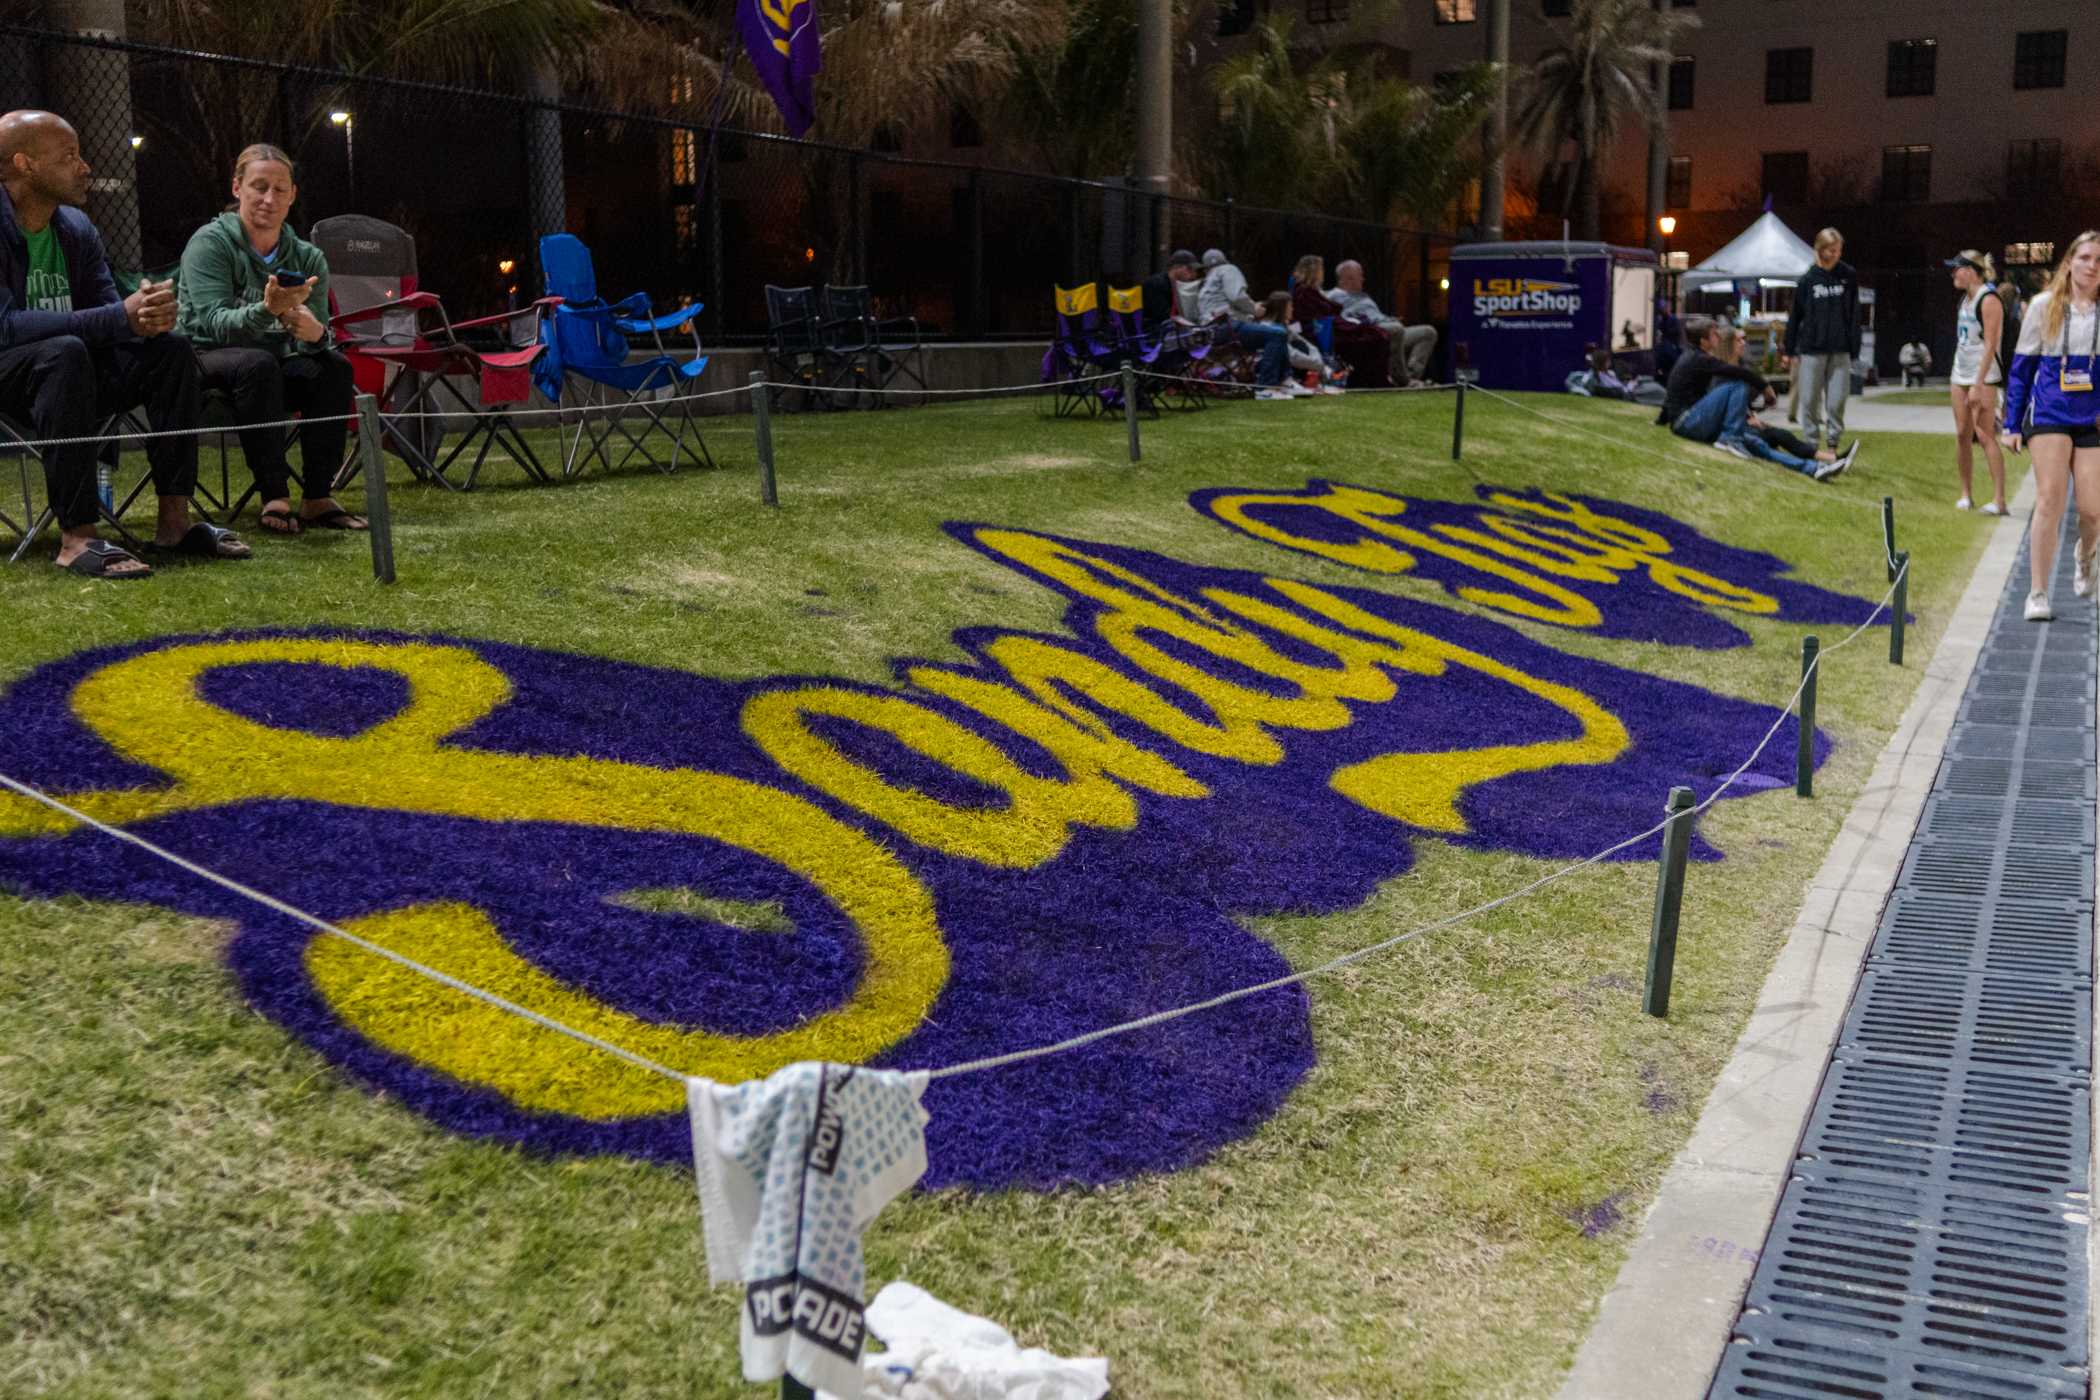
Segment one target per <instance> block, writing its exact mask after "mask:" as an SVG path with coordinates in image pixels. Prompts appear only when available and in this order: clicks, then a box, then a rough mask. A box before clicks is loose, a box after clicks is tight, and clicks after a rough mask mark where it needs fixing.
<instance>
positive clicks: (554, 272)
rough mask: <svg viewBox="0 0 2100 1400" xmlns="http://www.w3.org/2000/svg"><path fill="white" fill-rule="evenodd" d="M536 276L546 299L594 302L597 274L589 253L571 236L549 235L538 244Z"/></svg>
mask: <svg viewBox="0 0 2100 1400" xmlns="http://www.w3.org/2000/svg"><path fill="white" fill-rule="evenodd" d="M540 272H541V274H542V275H543V276H545V278H546V279H547V295H548V296H550V297H560V298H562V299H563V300H565V301H596V300H597V299H598V272H597V269H596V268H595V267H593V266H592V265H591V250H590V249H588V248H586V247H584V246H583V240H582V239H580V238H578V237H577V236H576V235H575V234H573V233H550V234H548V235H547V236H546V237H545V238H542V239H541V240H540Z"/></svg>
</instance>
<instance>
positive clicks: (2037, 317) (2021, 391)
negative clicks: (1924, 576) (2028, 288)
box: [2005, 229, 2100, 622]
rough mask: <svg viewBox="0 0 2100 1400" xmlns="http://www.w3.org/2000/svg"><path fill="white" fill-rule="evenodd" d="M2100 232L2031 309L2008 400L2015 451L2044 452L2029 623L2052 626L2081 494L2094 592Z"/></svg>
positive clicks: (2076, 247)
mask: <svg viewBox="0 0 2100 1400" xmlns="http://www.w3.org/2000/svg"><path fill="white" fill-rule="evenodd" d="M2096 383H2100V232H2095V231H2093V230H2090V229H2089V230H2087V231H2086V232H2084V233H2081V234H2079V235H2078V237H2077V238H2075V239H2073V240H2072V242H2071V247H2070V250H2069V251H2068V252H2066V253H2065V254H2064V260H2063V261H2062V262H2061V263H2059V264H2057V267H2056V275H2055V276H2054V277H2051V278H2050V279H2049V289H2048V290H2047V291H2045V292H2043V293H2042V294H2041V295H2040V296H2037V297H2036V298H2035V299H2034V301H2033V302H2032V303H2031V304H2030V306H2029V309H2028V312H2027V316H2026V319H2024V320H2023V321H2021V323H2020V343H2019V346H2018V347H2017V349H2016V350H2015V351H2014V354H2013V359H2012V373H2011V375H2010V376H2008V382H2007V384H2006V394H2005V445H2006V446H2007V447H2010V448H2011V449H2012V450H2013V451H2015V452H2018V451H2019V450H2020V447H2021V444H2022V443H2023V442H2024V443H2025V444H2026V446H2027V449H2028V451H2030V452H2032V453H2033V454H2034V521H2033V524H2032V525H2031V526H2030V527H2029V528H2030V530H2031V533H2030V534H2029V536H2028V550H2027V552H2028V558H2029V561H2030V567H2031V568H2032V570H2033V577H2032V585H2033V591H2032V592H2030V593H2029V594H2028V595H2027V620H2028V621H2029V622H2047V621H2048V620H2049V619H2050V617H2051V616H2053V615H2054V614H2053V613H2052V611H2051V608H2050V605H2049V575H2050V574H2051V572H2053V571H2054V570H2055V568H2056V541H2057V539H2058V537H2059V536H2061V535H2062V533H2063V524H2064V496H2065V494H2066V488H2068V487H2070V486H2071V485H2073V484H2074V483H2075V485H2076V487H2077V491H2078V547H2077V553H2076V554H2075V555H2074V556H2073V559H2074V562H2075V563H2076V565H2077V567H2076V569H2075V570H2074V571H2073V574H2072V579H2071V591H2072V592H2074V593H2076V594H2077V595H2078V596H2079V597H2081V598H2085V597H2090V596H2091V595H2092V592H2093V583H2094V580H2093V565H2094V556H2095V555H2096V554H2100V402H2096V401H2100V389H2096V388H2095V384H2096Z"/></svg>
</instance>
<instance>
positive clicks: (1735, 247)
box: [1684, 209, 1816, 288]
mask: <svg viewBox="0 0 2100 1400" xmlns="http://www.w3.org/2000/svg"><path fill="white" fill-rule="evenodd" d="M1815 261H1816V252H1815V249H1813V248H1811V247H1809V246H1808V244H1806V243H1804V242H1802V241H1801V238H1800V236H1799V235H1798V234H1796V233H1795V232H1794V231H1793V230H1792V229H1790V228H1788V227H1787V226H1786V225H1785V224H1784V223H1782V222H1780V219H1779V216H1778V215H1777V214H1774V213H1773V212H1772V211H1771V210H1769V209H1767V210H1766V211H1765V212H1764V213H1762V214H1760V215H1758V217H1757V222H1756V223H1754V224H1752V225H1750V227H1748V228H1746V229H1744V230H1743V231H1742V232H1741V233H1739V234H1737V235H1736V236H1735V240H1734V241H1733V242H1731V243H1730V244H1729V245H1728V246H1727V247H1725V248H1723V249H1722V250H1721V251H1720V252H1718V253H1715V254H1714V255H1713V256H1712V257H1710V258H1708V259H1707V260H1706V261H1705V262H1702V263H1700V264H1699V265H1698V266H1697V267H1695V268H1692V269H1691V270H1690V271H1688V272H1686V273H1685V274H1684V285H1685V286H1686V287H1688V288H1690V287H1703V286H1707V285H1709V284H1711V283H1714V282H1748V281H1752V280H1754V279H1756V278H1760V277H1774V278H1782V277H1783V278H1785V279H1786V280H1788V281H1792V280H1794V279H1795V278H1797V277H1799V276H1800V275H1801V274H1802V273H1804V272H1806V271H1808V269H1809V268H1810V267H1811V266H1813V265H1814V263H1815Z"/></svg>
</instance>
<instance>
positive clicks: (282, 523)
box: [262, 509, 299, 535]
mask: <svg viewBox="0 0 2100 1400" xmlns="http://www.w3.org/2000/svg"><path fill="white" fill-rule="evenodd" d="M262 525H263V528H264V529H265V530H268V531H269V532H270V533H271V534H273V535H296V534H298V533H299V517H298V516H296V515H294V514H292V513H291V512H290V511H288V510H283V509H278V510H266V511H264V512H263V513H262Z"/></svg>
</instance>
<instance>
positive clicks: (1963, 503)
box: [1954, 496, 1970, 510]
mask: <svg viewBox="0 0 2100 1400" xmlns="http://www.w3.org/2000/svg"><path fill="white" fill-rule="evenodd" d="M1969 505H1970V501H1969V498H1968V497H1967V496H1964V497H1962V498H1961V499H1960V500H1958V501H1956V502H1955V503H1954V508H1955V509H1956V510H1967V509H1968V508H1969Z"/></svg>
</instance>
